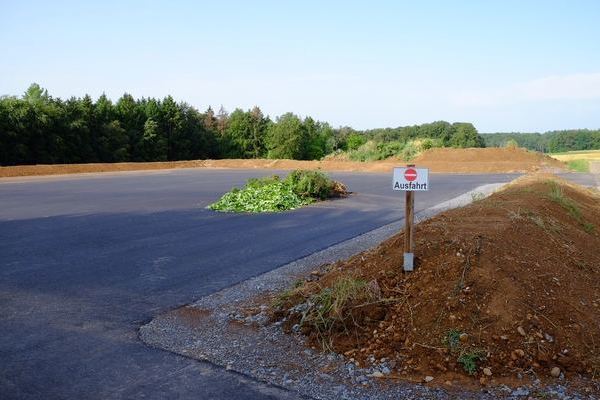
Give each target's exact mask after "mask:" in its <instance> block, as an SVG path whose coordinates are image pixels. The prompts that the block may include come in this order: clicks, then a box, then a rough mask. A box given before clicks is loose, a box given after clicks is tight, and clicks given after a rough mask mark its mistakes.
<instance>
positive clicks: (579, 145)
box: [481, 129, 600, 153]
mask: <svg viewBox="0 0 600 400" xmlns="http://www.w3.org/2000/svg"><path fill="white" fill-rule="evenodd" d="M481 136H482V137H483V140H484V141H485V145H486V146H488V147H504V146H507V145H508V144H509V143H516V144H518V145H519V147H525V148H527V149H530V150H536V151H541V152H543V153H560V152H564V151H574V150H597V149H600V130H589V129H572V130H564V131H550V132H546V133H519V132H511V133H484V134H482V135H481Z"/></svg>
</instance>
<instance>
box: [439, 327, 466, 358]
mask: <svg viewBox="0 0 600 400" xmlns="http://www.w3.org/2000/svg"><path fill="white" fill-rule="evenodd" d="M461 334H462V332H461V331H459V330H457V329H451V330H450V331H448V333H446V336H444V338H443V339H442V343H443V344H444V345H445V346H446V347H448V350H450V351H451V352H454V351H456V350H458V349H459V348H460V335H461Z"/></svg>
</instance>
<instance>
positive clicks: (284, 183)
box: [208, 170, 342, 213]
mask: <svg viewBox="0 0 600 400" xmlns="http://www.w3.org/2000/svg"><path fill="white" fill-rule="evenodd" d="M341 186H342V185H341V184H339V183H337V182H335V181H333V180H331V179H330V178H328V177H327V176H326V175H325V174H323V173H321V172H318V171H302V170H296V171H293V172H291V173H290V174H289V175H288V177H287V178H286V179H285V180H282V179H280V178H279V177H278V176H277V175H273V176H271V177H266V178H260V179H256V178H253V179H249V180H248V182H247V183H246V186H244V187H243V188H242V189H238V188H234V189H232V190H231V191H230V192H228V193H225V194H224V195H223V197H221V199H219V200H218V201H217V202H215V203H213V204H211V205H209V206H208V208H209V209H211V210H215V211H223V212H255V213H256V212H279V211H286V210H293V209H295V208H298V207H302V206H305V205H308V204H311V203H314V202H315V201H317V200H325V199H327V198H329V197H332V196H335V195H340V194H341V193H339V190H340V189H339V188H340V187H341Z"/></svg>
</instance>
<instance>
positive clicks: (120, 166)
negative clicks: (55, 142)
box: [0, 148, 564, 178]
mask: <svg viewBox="0 0 600 400" xmlns="http://www.w3.org/2000/svg"><path fill="white" fill-rule="evenodd" d="M411 162H412V163H415V164H417V165H419V166H422V167H427V168H430V169H431V172H445V173H453V172H456V173H508V172H532V171H546V172H552V171H555V170H557V169H562V168H563V167H564V164H563V163H562V162H560V161H558V160H555V159H553V158H550V157H547V156H545V155H543V154H541V153H535V152H529V151H526V150H523V149H503V148H488V149H479V148H477V149H475V148H474V149H450V148H443V149H430V150H427V151H426V152H424V153H423V154H422V155H420V156H419V157H417V158H416V159H415V160H413V161H411ZM404 164H406V161H403V160H399V159H387V160H382V161H373V162H358V161H346V160H338V159H327V160H323V161H299V160H265V159H232V160H190V161H165V162H139V163H133V162H130V163H99V164H58V165H19V166H11V167H0V178H2V177H16V176H35V175H61V174H76V173H97V172H120V171H140V170H161V169H175V168H244V169H250V168H256V169H283V170H294V169H310V170H315V169H320V170H323V171H348V172H390V171H391V170H392V169H393V168H394V167H396V166H398V165H404Z"/></svg>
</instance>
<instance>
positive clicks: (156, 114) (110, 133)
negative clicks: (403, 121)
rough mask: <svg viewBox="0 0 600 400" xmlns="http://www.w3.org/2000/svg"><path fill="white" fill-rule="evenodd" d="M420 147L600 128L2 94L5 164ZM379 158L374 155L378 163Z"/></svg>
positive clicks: (567, 139)
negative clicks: (339, 121) (384, 119)
mask: <svg viewBox="0 0 600 400" xmlns="http://www.w3.org/2000/svg"><path fill="white" fill-rule="evenodd" d="M416 139H419V140H420V139H427V141H425V142H422V141H421V148H427V147H428V146H431V147H438V146H443V147H484V146H489V147H493V146H506V145H507V144H508V143H509V142H511V141H514V142H516V143H517V144H518V145H519V146H521V147H525V148H528V149H531V150H538V151H543V152H562V151H570V150H588V149H600V130H586V129H580V130H569V131H553V132H546V133H544V134H540V133H493V134H479V133H478V132H477V130H476V129H475V127H474V126H473V125H472V124H471V123H452V124H451V123H449V122H445V121H436V122H432V123H428V124H422V125H413V126H405V127H398V128H385V129H372V130H364V131H358V130H354V129H352V128H349V127H341V128H337V129H334V128H333V127H331V126H330V125H329V124H328V123H326V122H320V121H316V120H314V119H313V118H311V117H305V118H301V117H299V116H297V115H295V114H293V113H286V114H284V115H281V116H279V117H277V118H275V119H271V118H269V117H268V116H265V115H264V114H263V113H262V111H261V110H260V109H259V108H258V107H254V108H252V109H250V110H246V111H244V110H241V109H236V110H234V111H233V112H231V113H228V112H226V111H225V110H224V109H223V108H221V109H220V110H219V111H218V112H215V111H214V110H213V109H212V108H210V107H209V108H208V109H207V110H206V111H204V112H199V111H198V110H197V109H195V108H194V107H192V106H190V105H189V104H186V103H184V102H176V101H175V100H174V99H173V98H172V97H171V96H167V97H165V98H164V99H162V100H161V99H154V98H141V99H134V98H133V97H132V96H131V95H129V94H124V95H123V96H122V97H121V98H119V99H118V100H117V101H116V102H113V101H111V100H110V99H109V98H107V97H106V96H105V95H102V96H100V97H99V98H98V99H97V100H96V101H94V100H93V99H92V98H91V97H90V96H87V95H86V96H84V97H81V98H79V97H72V98H69V99H67V100H62V99H60V98H54V97H52V96H50V95H49V94H48V92H47V90H45V89H43V88H42V87H40V86H39V85H37V84H32V85H31V86H30V87H29V88H28V89H27V91H26V92H25V93H24V95H23V96H20V97H16V96H3V97H0V165H18V164H57V163H59V164H71V163H89V162H121V161H175V160H191V159H206V158H213V159H218V158H289V159H299V160H312V159H320V158H322V157H324V156H326V155H328V154H330V153H334V152H340V151H354V152H355V156H356V159H373V158H381V157H387V156H390V155H397V154H400V153H401V152H404V153H410V151H407V150H410V146H409V145H410V144H411V143H412V141H414V140H416ZM373 155H375V156H373Z"/></svg>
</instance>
